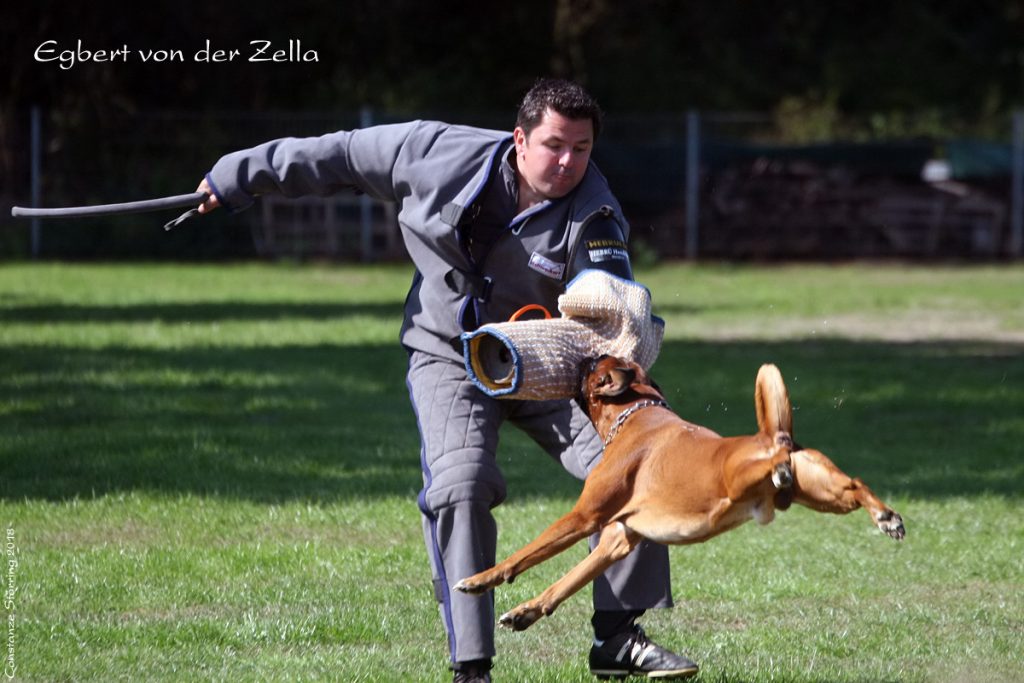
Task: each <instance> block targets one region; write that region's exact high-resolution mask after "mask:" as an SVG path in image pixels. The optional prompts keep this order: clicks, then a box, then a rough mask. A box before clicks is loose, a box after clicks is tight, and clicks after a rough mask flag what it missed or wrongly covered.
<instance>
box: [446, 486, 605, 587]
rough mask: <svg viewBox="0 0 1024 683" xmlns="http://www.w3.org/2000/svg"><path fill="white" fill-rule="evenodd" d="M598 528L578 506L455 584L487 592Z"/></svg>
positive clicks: (510, 580) (511, 579)
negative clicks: (493, 562)
mask: <svg viewBox="0 0 1024 683" xmlns="http://www.w3.org/2000/svg"><path fill="white" fill-rule="evenodd" d="M597 530H598V525H597V523H596V522H595V521H593V520H588V518H587V516H586V515H584V514H582V513H580V512H579V510H578V506H577V508H574V509H573V510H572V511H571V512H569V514H567V515H565V516H564V517H562V518H561V519H559V520H558V521H556V522H555V523H554V524H552V525H551V526H549V527H548V528H547V529H545V530H544V531H543V532H542V533H541V535H540V536H538V537H537V538H536V539H534V540H533V541H531V542H530V543H528V544H526V545H525V546H523V547H522V548H521V549H520V550H518V551H516V552H515V553H513V554H512V555H510V556H509V557H508V559H506V560H503V561H501V562H499V563H498V564H496V565H495V566H493V567H491V568H490V569H486V570H484V571H482V572H480V573H479V574H474V575H473V576H470V577H467V578H465V579H462V580H461V581H459V582H458V583H457V584H455V586H454V588H455V590H458V591H462V592H463V593H476V594H479V593H484V592H486V591H488V590H490V589H492V588H495V587H497V586H500V585H501V584H503V583H505V582H506V581H508V582H510V583H511V582H512V581H513V580H514V579H515V578H516V577H517V576H519V575H520V574H522V573H523V572H525V571H526V570H527V569H529V568H530V567H533V566H534V565H537V564H540V563H541V562H543V561H544V560H546V559H548V558H549V557H553V556H555V555H557V554H558V553H560V552H562V551H563V550H565V549H566V548H568V547H569V546H571V545H574V544H575V543H577V542H578V541H581V540H582V539H584V538H586V537H587V536H589V535H590V534H592V533H594V532H596V531H597Z"/></svg>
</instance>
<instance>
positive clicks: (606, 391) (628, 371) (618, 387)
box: [594, 368, 636, 396]
mask: <svg viewBox="0 0 1024 683" xmlns="http://www.w3.org/2000/svg"><path fill="white" fill-rule="evenodd" d="M635 379H636V370H634V369H632V368H612V369H611V370H609V371H608V372H606V373H605V374H603V375H601V378H600V379H599V380H598V381H597V386H596V387H594V395H595V396H619V395H621V394H622V393H623V392H624V391H626V389H629V387H630V386H631V385H632V384H633V381H634V380H635Z"/></svg>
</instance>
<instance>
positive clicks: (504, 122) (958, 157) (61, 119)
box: [0, 110, 1024, 261]
mask: <svg viewBox="0 0 1024 683" xmlns="http://www.w3.org/2000/svg"><path fill="white" fill-rule="evenodd" d="M415 116H418V117H420V118H440V119H443V120H449V121H456V122H459V123H467V124H472V125H480V126H485V127H490V128H510V126H511V120H512V114H507V115H502V114H494V113H489V112H431V113H418V114H416V115H415ZM29 118H30V125H28V126H26V127H25V128H26V130H27V135H26V136H25V138H26V139H25V140H24V142H23V143H22V144H23V146H24V154H21V155H20V156H19V155H16V157H17V158H23V159H27V161H28V163H25V164H24V167H25V173H24V177H23V178H20V179H16V180H15V181H14V182H12V183H11V184H10V187H9V188H8V189H7V191H6V197H5V199H7V201H9V202H17V203H21V204H28V205H44V206H45V205H49V206H56V205H71V204H91V203H109V202H114V201H127V200H131V199H140V198H146V197H153V196H161V195H168V194H180V193H182V192H188V191H190V190H192V189H193V188H194V187H195V185H196V184H197V183H198V181H199V179H200V178H201V176H202V174H203V173H204V172H205V171H206V170H207V169H208V168H209V167H210V166H211V165H212V164H213V163H214V161H216V159H217V158H219V157H220V156H221V155H222V154H224V153H227V152H229V151H233V150H236V149H241V148H245V147H249V146H252V145H255V144H258V143H260V142H263V141H266V140H269V139H273V138H278V137H284V136H308V135H319V134H322V133H325V132H329V131H333V130H338V129H345V128H354V127H360V126H366V125H371V124H375V123H385V122H391V121H398V120H407V119H410V118H414V115H404V114H398V113H393V112H380V111H370V110H362V111H347V112H331V113H252V112H216V113H209V112H188V111H146V112H131V113H126V112H121V113H115V114H111V113H105V114H103V115H102V116H100V115H84V114H76V115H75V116H74V117H71V116H69V115H67V114H66V113H63V112H61V111H41V110H35V112H34V113H33V114H32V115H31V116H30V117H29ZM779 123H780V122H779V120H778V117H775V116H768V115H762V114H757V115H748V114H735V113H730V114H723V113H707V112H686V113H680V114H662V115H642V116H640V115H631V116H615V117H610V118H609V119H608V120H607V122H606V127H605V130H604V132H603V133H602V137H601V140H600V141H599V143H598V145H597V147H596V149H595V153H594V158H595V160H596V162H597V163H598V165H599V166H600V167H601V169H602V171H603V172H604V173H605V175H607V176H608V178H609V180H610V182H611V184H612V187H613V188H614V189H615V192H616V194H617V195H618V197H619V199H620V201H621V202H622V204H623V207H624V209H625V210H626V213H627V217H628V218H629V220H630V222H631V224H632V226H633V232H632V238H631V239H632V240H633V241H634V243H635V244H637V245H639V244H641V243H642V244H643V245H644V246H643V248H644V250H645V252H646V253H653V254H656V255H658V256H662V257H669V258H679V257H685V258H691V259H698V258H709V259H794V258H796V259H834V258H858V257H870V258H879V257H883V258H884V257H901V258H930V259H934V258H958V259H1006V258H1020V257H1021V256H1022V251H1024V244H1022V242H1024V236H1022V227H1024V223H1022V222H1024V114H1022V113H1017V114H1016V115H1014V117H1013V118H1012V121H1011V119H1010V118H1009V117H1007V120H1006V121H1005V122H1004V123H1003V124H1001V125H998V126H996V127H995V130H996V133H995V134H993V135H989V136H988V137H987V138H985V139H979V138H976V137H975V138H969V137H956V138H954V137H944V138H941V139H937V138H934V137H928V138H920V137H919V138H913V139H906V138H904V139H894V138H883V139H873V140H861V141H858V142H856V143H844V142H837V141H833V142H826V143H816V144H803V145H795V144H785V143H784V142H782V141H780V140H782V139H783V136H781V135H780V134H779V132H778V130H779ZM990 128H991V127H990ZM3 209H4V211H3V219H2V220H3V225H4V233H5V234H6V235H7V236H6V238H5V239H2V240H0V258H25V257H36V258H117V257H147V258H162V257H166V258H176V259H182V258H252V257H257V258H259V257H265V258H279V257H288V258H299V259H305V258H325V259H335V260H364V261H368V260H377V259H400V258H403V257H404V254H403V251H402V247H401V241H400V237H399V234H398V227H397V225H396V224H395V211H394V209H393V207H389V206H386V205H381V204H379V203H377V202H374V201H372V200H370V199H368V198H365V197H355V196H354V195H339V196H338V197H333V198H328V199H319V198H317V199H312V198H310V199H304V200H301V201H294V202H292V201H285V200H281V199H279V198H278V199H275V198H264V199H263V201H262V206H261V207H259V208H257V209H253V210H249V211H246V212H242V213H239V214H234V215H228V214H226V213H225V212H217V214H213V215H211V216H210V217H208V218H204V219H203V220H202V221H193V222H191V223H185V224H183V226H182V228H180V229H179V230H177V231H175V233H171V234H165V233H163V231H162V230H160V229H159V225H161V224H162V222H163V221H162V217H155V218H148V217H145V216H142V217H140V216H131V217H125V218H121V217H117V218H107V219H93V220H88V221H70V222H56V221H54V222H45V221H44V222H40V223H36V224H35V225H32V226H30V225H29V224H27V223H23V222H14V221H13V219H11V218H10V217H9V213H10V212H9V207H3Z"/></svg>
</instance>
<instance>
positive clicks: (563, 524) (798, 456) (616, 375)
mask: <svg viewBox="0 0 1024 683" xmlns="http://www.w3.org/2000/svg"><path fill="white" fill-rule="evenodd" d="M581 374H582V382H581V384H582V387H581V396H580V400H581V402H582V403H583V405H584V408H585V410H586V411H587V413H588V415H589V416H590V418H591V420H593V422H594V426H595V427H596V428H597V431H598V434H600V435H601V438H602V439H604V442H605V452H604V457H603V458H602V460H601V462H600V464H599V465H598V466H597V467H596V468H594V470H593V471H592V472H591V473H590V476H589V477H587V480H586V482H585V483H584V486H583V493H582V494H581V495H580V498H579V500H578V501H577V502H576V505H575V506H574V507H573V509H572V511H571V512H569V514H567V515H565V516H564V517H562V518H561V519H559V520H558V521H557V522H555V523H554V524H552V525H551V526H550V527H548V528H547V530H545V531H544V532H543V533H542V534H541V535H540V536H538V537H537V538H536V540H534V541H533V542H531V543H529V544H527V545H526V546H525V547H523V548H522V549H521V550H519V551H518V552H516V553H514V554H513V555H511V556H510V557H509V558H508V559H506V560H504V561H503V562H500V563H498V564H497V565H496V566H494V567H492V568H491V569H488V570H486V571H483V572H480V573H479V574H476V575H475V576H471V577H469V578H466V579H463V580H462V581H459V582H458V583H457V584H456V585H455V588H456V589H457V590H460V591H463V592H466V593H483V592H485V591H487V590H489V589H491V588H494V587H496V586H499V585H501V584H502V583H504V582H506V581H509V582H511V581H512V580H513V579H515V578H516V577H517V576H518V575H519V574H522V573H523V572H524V571H526V570H527V569H529V568H530V567H532V566H534V565H536V564H539V563H541V562H543V561H544V560H546V559H548V558H549V557H552V556H553V555H556V554H558V553H560V552H561V551H563V550H565V549H566V548H568V547H569V546H571V545H573V544H575V543H576V542H577V541H580V540H581V539H584V538H586V537H587V536H590V535H591V534H593V533H596V532H598V531H600V532H601V537H600V542H599V543H598V545H597V547H596V548H595V549H594V551H593V552H591V553H590V554H589V555H587V557H586V558H585V559H584V560H583V561H582V562H580V563H579V564H578V565H576V566H575V567H574V568H573V569H572V570H570V571H569V573H568V574H566V575H565V576H564V577H562V578H561V579H559V580H558V581H556V582H555V583H554V584H552V585H551V587H549V588H548V589H547V590H545V591H544V592H543V593H541V594H540V595H539V596H537V597H536V598H534V599H533V600H529V601H527V602H524V603H523V604H521V605H519V606H518V607H516V608H514V609H512V610H511V611H509V612H508V613H506V614H504V615H502V617H501V624H502V625H504V626H508V627H510V628H512V629H514V630H516V631H521V630H523V629H526V628H529V626H530V625H532V624H533V623H534V622H535V621H537V620H538V619H540V618H541V617H542V616H547V615H550V614H551V613H552V612H554V611H555V609H556V608H557V607H558V606H559V605H560V604H561V603H562V601H564V600H565V599H566V598H568V597H569V596H570V595H572V594H573V593H575V592H576V591H578V590H579V589H580V588H582V587H583V586H585V585H586V584H588V583H589V582H590V581H592V580H593V579H594V578H596V577H597V576H598V575H599V574H601V573H602V572H604V570H605V569H607V568H608V567H609V566H610V565H612V564H613V563H615V562H617V561H618V560H621V559H622V558H623V557H625V556H626V555H627V554H629V552H630V551H631V550H632V549H633V548H634V547H636V545H637V543H639V542H640V541H641V540H642V539H644V538H647V539H650V540H652V541H657V542H659V543H666V544H686V543H700V542H702V541H706V540H707V539H709V538H711V537H712V536H716V535H718V534H720V533H722V532H725V531H728V530H729V529H733V528H735V527H737V526H739V525H740V524H743V523H744V522H746V521H748V520H750V519H756V520H757V521H758V522H760V523H761V524H767V523H769V522H771V521H772V520H773V519H774V518H775V510H776V509H779V510H785V509H786V508H788V507H789V505H790V503H792V502H794V501H795V502H797V503H800V504H801V505H805V506H807V507H809V508H811V509H814V510H818V511H819V512H835V513H839V514H845V513H847V512H851V511H853V510H856V509H857V508H859V507H863V508H865V509H866V510H867V511H868V513H869V514H870V515H871V519H872V521H874V523H875V524H876V525H877V526H878V528H879V529H881V530H882V531H884V532H885V533H887V534H888V535H889V536H891V537H893V538H895V539H896V540H901V539H902V538H903V536H904V535H905V530H904V528H903V518H902V517H900V516H899V514H897V513H896V512H895V511H893V510H892V509H891V508H889V507H888V506H887V505H885V503H883V502H882V501H881V500H879V499H878V497H876V496H875V494H873V493H872V492H871V490H870V489H869V488H868V487H867V486H865V485H864V482H862V481H861V480H860V479H851V478H850V477H848V476H847V475H846V474H844V473H843V472H842V471H841V470H840V469H839V468H838V467H836V466H835V465H834V464H833V463H832V461H831V460H829V459H828V458H827V457H825V455H823V454H822V453H821V452H819V451H816V450H813V449H805V448H802V447H801V446H798V445H796V444H795V443H794V441H793V437H792V434H793V426H792V425H793V412H792V410H791V408H790V405H789V395H788V394H787V392H786V386H785V384H783V382H782V375H781V374H780V373H779V370H778V368H776V367H775V366H774V365H763V366H762V367H761V370H760V371H759V372H758V374H757V382H756V387H755V392H754V405H755V408H756V411H757V426H758V432H757V434H754V435H753V436H736V437H721V436H719V435H718V434H716V433H714V432H713V431H711V430H710V429H707V428H705V427H701V426H699V425H695V424H692V423H690V422H687V421H686V420H683V419H681V418H679V417H678V416H676V415H675V414H674V413H673V412H672V411H671V410H669V408H668V405H667V404H666V403H665V399H664V397H663V396H662V395H661V391H660V390H659V389H658V386H657V385H656V384H654V382H652V381H651V380H650V378H649V377H648V376H647V373H646V372H644V370H643V369H642V368H641V367H640V366H639V365H637V364H635V363H628V362H625V361H621V360H619V359H617V358H613V357H610V356H605V357H602V358H599V359H597V360H596V361H595V360H588V361H585V362H584V364H583V368H582V370H581Z"/></svg>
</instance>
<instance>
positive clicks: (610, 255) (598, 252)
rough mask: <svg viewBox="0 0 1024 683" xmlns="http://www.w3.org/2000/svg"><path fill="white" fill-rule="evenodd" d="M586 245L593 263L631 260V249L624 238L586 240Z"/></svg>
mask: <svg viewBox="0 0 1024 683" xmlns="http://www.w3.org/2000/svg"><path fill="white" fill-rule="evenodd" d="M584 246H585V247H586V248H587V255H588V256H589V257H590V262H591V263H601V262H602V261H626V262H627V263H628V262H629V249H628V248H627V247H626V243H625V242H623V241H622V240H607V239H605V240H586V241H585V242H584Z"/></svg>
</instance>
